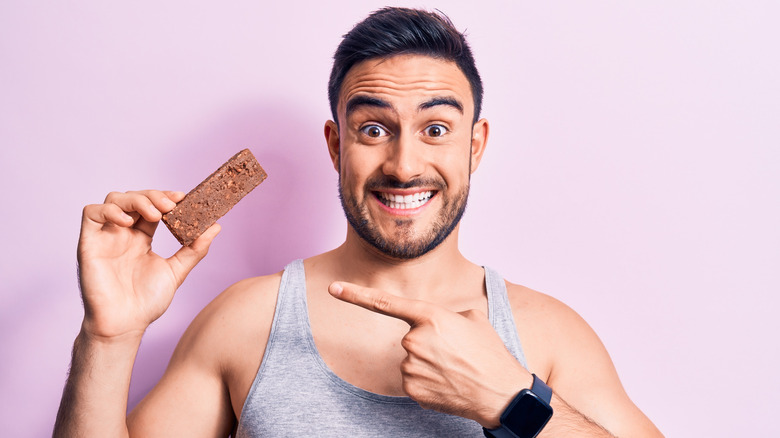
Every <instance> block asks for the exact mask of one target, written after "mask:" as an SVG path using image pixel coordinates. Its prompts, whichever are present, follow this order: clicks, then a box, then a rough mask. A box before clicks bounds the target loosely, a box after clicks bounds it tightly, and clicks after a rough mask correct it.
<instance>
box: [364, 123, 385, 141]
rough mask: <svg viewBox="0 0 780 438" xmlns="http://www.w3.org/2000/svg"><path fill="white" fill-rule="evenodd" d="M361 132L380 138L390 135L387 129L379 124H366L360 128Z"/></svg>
mask: <svg viewBox="0 0 780 438" xmlns="http://www.w3.org/2000/svg"><path fill="white" fill-rule="evenodd" d="M360 132H362V133H363V135H366V136H368V137H371V138H379V137H384V136H385V135H388V132H387V130H385V128H383V127H381V126H379V125H366V126H364V127H362V128H360Z"/></svg>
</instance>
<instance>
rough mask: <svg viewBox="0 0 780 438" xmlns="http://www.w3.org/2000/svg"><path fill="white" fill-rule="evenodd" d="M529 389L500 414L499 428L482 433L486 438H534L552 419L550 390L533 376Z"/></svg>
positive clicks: (521, 393) (483, 429)
mask: <svg viewBox="0 0 780 438" xmlns="http://www.w3.org/2000/svg"><path fill="white" fill-rule="evenodd" d="M533 378H534V383H533V384H532V385H531V389H530V390H529V389H523V390H522V391H520V392H519V393H518V394H517V396H516V397H515V398H514V399H513V400H512V401H511V402H510V403H509V406H508V407H507V408H506V410H505V411H504V413H502V414H501V419H500V421H501V426H500V427H498V428H496V429H485V428H484V427H483V428H482V431H483V432H484V433H485V436H486V437H488V438H534V437H535V436H537V435H538V434H539V432H541V431H542V429H543V428H544V426H545V425H546V424H547V422H548V421H549V420H550V418H551V417H552V413H553V411H552V407H551V406H550V401H551V400H552V389H551V388H550V387H549V386H547V384H546V383H544V381H542V379H540V378H538V377H536V374H533Z"/></svg>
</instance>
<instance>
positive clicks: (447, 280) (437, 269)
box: [333, 226, 482, 301]
mask: <svg viewBox="0 0 780 438" xmlns="http://www.w3.org/2000/svg"><path fill="white" fill-rule="evenodd" d="M458 229H459V226H456V228H455V229H454V230H453V231H452V233H451V234H450V235H449V236H448V237H447V239H445V240H444V241H443V242H442V243H441V244H440V245H439V246H437V247H436V248H434V249H433V250H431V251H429V252H428V253H426V254H424V255H422V256H420V257H418V258H415V259H409V260H399V259H394V258H391V257H388V256H387V255H386V254H383V253H382V252H380V251H379V250H377V249H376V248H374V247H373V246H372V245H370V244H369V243H367V242H366V241H364V240H363V239H362V238H360V237H359V236H358V235H357V233H355V232H354V230H353V229H352V228H351V227H349V228H348V231H347V239H346V240H345V242H344V244H343V245H341V246H340V247H339V248H337V249H336V250H334V251H333V255H334V256H335V258H336V259H337V260H338V263H339V267H338V270H337V271H338V272H339V274H340V275H342V276H343V277H342V278H340V279H341V280H345V281H350V282H353V283H357V284H360V285H363V286H367V287H373V288H378V289H382V290H384V291H386V292H389V293H392V294H394V295H399V296H405V297H408V298H414V299H423V300H431V301H440V300H441V298H442V297H449V298H450V299H452V298H456V299H457V297H454V296H453V291H455V290H462V289H463V288H462V286H463V285H464V284H468V283H472V282H474V281H475V280H476V281H482V279H481V278H482V277H481V276H482V269H481V268H480V267H479V266H477V265H475V264H473V263H471V262H469V261H468V260H467V259H466V258H465V257H463V255H462V254H461V252H460V250H459V249H458ZM476 277H478V278H476Z"/></svg>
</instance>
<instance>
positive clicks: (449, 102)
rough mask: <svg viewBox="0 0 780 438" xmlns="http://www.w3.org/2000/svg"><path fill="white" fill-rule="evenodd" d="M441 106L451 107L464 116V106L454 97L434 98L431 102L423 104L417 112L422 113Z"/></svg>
mask: <svg viewBox="0 0 780 438" xmlns="http://www.w3.org/2000/svg"><path fill="white" fill-rule="evenodd" d="M439 105H446V106H450V107H452V108H455V109H456V110H458V111H459V112H460V113H461V114H463V105H462V104H461V103H460V102H458V100H457V99H455V98H452V97H434V98H433V99H431V100H428V101H425V102H423V103H421V104H420V106H418V107H417V110H418V111H422V110H426V109H428V108H433V107H435V106H439Z"/></svg>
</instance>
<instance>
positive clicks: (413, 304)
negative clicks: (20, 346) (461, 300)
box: [328, 281, 439, 327]
mask: <svg viewBox="0 0 780 438" xmlns="http://www.w3.org/2000/svg"><path fill="white" fill-rule="evenodd" d="M328 292H330V294H331V295H333V296H334V297H336V298H338V299H340V300H341V301H345V302H347V303H352V304H355V305H357V306H360V307H362V308H364V309H368V310H370V311H372V312H376V313H381V314H383V315H387V316H391V317H393V318H397V319H400V320H402V321H405V322H406V323H407V324H409V325H410V326H412V327H414V326H416V325H419V324H420V323H422V322H424V321H427V320H429V319H430V318H431V317H432V316H433V315H434V313H436V312H437V311H438V310H439V307H438V306H436V305H435V304H433V303H429V302H426V301H420V300H413V299H410V298H404V297H399V296H398V295H393V294H389V293H387V292H383V291H381V290H379V289H372V288H369V287H362V286H358V285H356V284H352V283H347V282H344V281H336V282H333V283H331V284H330V286H329V287H328Z"/></svg>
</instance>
